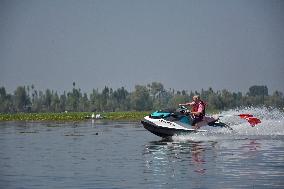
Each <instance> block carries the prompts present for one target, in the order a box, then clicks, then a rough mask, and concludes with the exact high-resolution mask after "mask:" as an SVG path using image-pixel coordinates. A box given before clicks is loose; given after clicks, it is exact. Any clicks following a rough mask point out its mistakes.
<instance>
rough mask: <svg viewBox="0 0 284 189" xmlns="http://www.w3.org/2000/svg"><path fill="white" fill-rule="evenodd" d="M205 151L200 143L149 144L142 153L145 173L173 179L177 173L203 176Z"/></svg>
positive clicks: (154, 142)
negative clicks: (191, 173) (167, 176)
mask: <svg viewBox="0 0 284 189" xmlns="http://www.w3.org/2000/svg"><path fill="white" fill-rule="evenodd" d="M205 150H206V148H205V146H204V144H203V143H202V142H194V141H186V142H174V141H163V140H162V141H153V142H150V143H149V144H147V145H145V148H144V152H143V156H144V159H145V167H146V172H151V173H153V175H159V176H162V175H166V174H170V175H171V177H175V176H176V175H177V172H179V173H182V172H194V173H195V174H198V175H203V174H205V173H206V168H205V165H206V160H205V158H204V153H205Z"/></svg>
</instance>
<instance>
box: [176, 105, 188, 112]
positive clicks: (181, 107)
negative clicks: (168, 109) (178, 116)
mask: <svg viewBox="0 0 284 189" xmlns="http://www.w3.org/2000/svg"><path fill="white" fill-rule="evenodd" d="M177 111H178V112H180V113H183V114H187V113H190V111H189V109H188V108H187V107H185V106H179V108H178V109H177Z"/></svg>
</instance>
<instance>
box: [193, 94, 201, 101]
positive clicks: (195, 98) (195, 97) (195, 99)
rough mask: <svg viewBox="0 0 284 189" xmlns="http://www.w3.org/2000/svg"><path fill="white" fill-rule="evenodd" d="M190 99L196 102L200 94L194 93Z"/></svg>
mask: <svg viewBox="0 0 284 189" xmlns="http://www.w3.org/2000/svg"><path fill="white" fill-rule="evenodd" d="M192 99H193V101H194V102H198V101H199V100H200V96H199V95H194V96H193V97H192Z"/></svg>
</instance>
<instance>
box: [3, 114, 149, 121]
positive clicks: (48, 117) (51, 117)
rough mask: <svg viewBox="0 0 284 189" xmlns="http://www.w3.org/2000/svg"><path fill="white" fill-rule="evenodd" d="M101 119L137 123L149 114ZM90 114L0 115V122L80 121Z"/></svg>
mask: <svg viewBox="0 0 284 189" xmlns="http://www.w3.org/2000/svg"><path fill="white" fill-rule="evenodd" d="M94 114H95V115H96V114H100V115H101V116H102V117H103V119H106V120H114V121H120V120H121V121H138V120H141V119H142V118H143V117H144V116H146V115H148V114H149V112H103V113H99V112H98V113H94ZM91 115H92V112H68V113H14V114H0V121H82V120H86V119H88V117H90V116H91Z"/></svg>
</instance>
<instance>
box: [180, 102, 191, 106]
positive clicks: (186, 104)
mask: <svg viewBox="0 0 284 189" xmlns="http://www.w3.org/2000/svg"><path fill="white" fill-rule="evenodd" d="M192 105H194V102H187V103H184V104H179V106H192Z"/></svg>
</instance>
